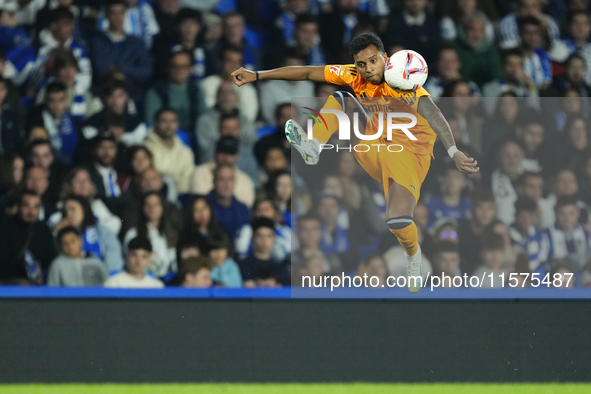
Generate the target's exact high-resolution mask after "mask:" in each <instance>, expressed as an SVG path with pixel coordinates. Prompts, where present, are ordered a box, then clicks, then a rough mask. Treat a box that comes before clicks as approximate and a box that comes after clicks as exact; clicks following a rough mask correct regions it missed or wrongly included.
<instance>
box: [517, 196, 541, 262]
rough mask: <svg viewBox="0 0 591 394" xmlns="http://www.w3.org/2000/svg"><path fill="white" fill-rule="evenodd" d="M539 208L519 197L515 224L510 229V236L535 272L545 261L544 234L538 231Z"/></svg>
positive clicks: (526, 199) (531, 200)
mask: <svg viewBox="0 0 591 394" xmlns="http://www.w3.org/2000/svg"><path fill="white" fill-rule="evenodd" d="M537 212H538V206H537V204H536V202H535V201H534V200H533V199H531V198H529V197H527V196H523V197H519V199H518V200H517V201H516V202H515V223H513V224H512V225H511V226H510V227H509V235H510V236H511V239H512V240H513V242H515V243H516V244H517V245H518V246H519V247H520V248H521V250H522V251H524V252H525V253H527V255H528V257H529V269H530V271H532V272H533V271H535V270H536V269H537V268H538V267H539V266H540V264H542V263H543V262H544V261H543V259H544V258H545V256H544V255H543V253H542V233H541V232H539V231H538V230H536V228H535V227H534V223H535V221H536V217H537Z"/></svg>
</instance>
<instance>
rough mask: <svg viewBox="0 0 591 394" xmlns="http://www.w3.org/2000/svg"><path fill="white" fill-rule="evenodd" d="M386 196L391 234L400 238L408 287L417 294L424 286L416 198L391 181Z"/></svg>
mask: <svg viewBox="0 0 591 394" xmlns="http://www.w3.org/2000/svg"><path fill="white" fill-rule="evenodd" d="M390 182H391V183H390V187H389V189H388V194H387V196H386V201H387V208H386V214H387V217H388V218H389V219H388V221H387V223H388V227H390V232H392V234H394V235H395V236H396V238H398V242H400V245H401V246H402V247H403V248H404V252H405V257H406V286H407V287H408V290H409V291H410V292H411V293H416V292H418V291H419V290H421V287H422V286H423V280H424V277H423V260H422V258H421V247H420V246H419V237H418V232H417V226H416V225H415V223H414V221H413V218H412V215H413V212H414V209H415V206H416V200H415V197H414V196H413V195H412V193H411V192H410V191H409V190H408V189H407V188H405V187H404V186H402V185H399V184H398V183H396V182H394V181H390Z"/></svg>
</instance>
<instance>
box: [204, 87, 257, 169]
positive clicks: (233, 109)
mask: <svg viewBox="0 0 591 394" xmlns="http://www.w3.org/2000/svg"><path fill="white" fill-rule="evenodd" d="M232 86H233V83H231V82H229V81H224V82H222V83H221V84H220V88H219V90H218V95H217V104H216V105H215V107H214V108H211V109H209V110H207V112H205V113H204V114H203V115H201V117H199V120H198V121H197V128H196V129H195V136H196V139H197V144H198V145H199V149H200V157H199V160H200V162H202V163H203V162H207V161H209V160H211V158H212V157H213V153H214V150H215V144H216V142H217V141H218V139H219V138H220V136H222V135H233V136H234V137H236V138H239V139H240V146H241V148H242V149H241V153H242V155H243V156H246V154H247V153H249V154H250V153H251V152H252V147H253V145H254V143H255V142H256V134H255V130H254V126H253V124H252V122H251V121H250V120H248V118H246V116H245V115H244V114H243V113H242V112H241V111H240V110H239V109H238V96H237V95H236V93H235V91H234V87H232ZM226 122H228V123H226Z"/></svg>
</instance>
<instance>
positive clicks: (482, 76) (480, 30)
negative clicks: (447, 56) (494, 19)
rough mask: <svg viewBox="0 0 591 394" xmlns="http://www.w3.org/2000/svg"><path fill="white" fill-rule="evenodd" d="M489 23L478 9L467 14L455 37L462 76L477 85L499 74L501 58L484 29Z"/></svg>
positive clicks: (497, 76) (481, 84)
mask: <svg viewBox="0 0 591 394" xmlns="http://www.w3.org/2000/svg"><path fill="white" fill-rule="evenodd" d="M488 24H490V21H489V20H488V18H487V17H486V15H485V14H484V13H482V12H480V11H477V12H475V13H474V14H472V15H470V16H468V17H467V18H466V19H465V20H464V22H463V24H462V30H463V31H462V33H463V34H460V35H459V36H458V38H456V42H455V48H456V50H457V51H458V56H459V58H460V62H461V64H462V68H461V70H460V72H461V74H462V77H463V78H464V79H466V80H468V81H474V82H475V83H476V84H477V85H478V86H480V87H482V86H484V84H486V83H488V82H490V81H492V80H495V79H497V78H499V77H500V75H501V58H500V55H499V52H498V50H497V48H496V47H495V46H494V43H493V42H492V41H490V40H489V39H487V37H486V33H485V29H486V26H487V25H488Z"/></svg>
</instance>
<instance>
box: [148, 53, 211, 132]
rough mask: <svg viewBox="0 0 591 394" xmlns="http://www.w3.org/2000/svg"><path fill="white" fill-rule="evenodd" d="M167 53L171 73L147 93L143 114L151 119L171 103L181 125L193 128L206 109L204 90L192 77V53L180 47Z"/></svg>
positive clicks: (183, 127)
mask: <svg viewBox="0 0 591 394" xmlns="http://www.w3.org/2000/svg"><path fill="white" fill-rule="evenodd" d="M168 57H169V58H170V61H169V63H168V77H167V78H166V79H163V80H161V81H159V82H156V83H155V84H154V85H153V87H152V88H151V89H150V90H149V91H148V93H147V94H146V102H145V110H144V116H145V119H146V122H147V123H149V122H151V121H152V120H153V119H154V115H155V114H156V112H157V111H158V110H159V109H160V108H162V107H171V108H173V109H174V110H175V111H176V113H177V115H178V117H179V124H180V127H181V128H182V129H183V130H185V131H187V132H191V131H192V130H194V129H195V123H196V121H197V118H198V117H199V116H200V115H201V114H202V113H203V112H205V99H204V97H203V93H202V92H201V89H199V86H198V84H197V83H196V82H195V81H194V80H193V79H192V78H191V70H192V68H193V64H192V57H191V53H190V52H187V51H180V52H175V53H172V54H169V55H168Z"/></svg>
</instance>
